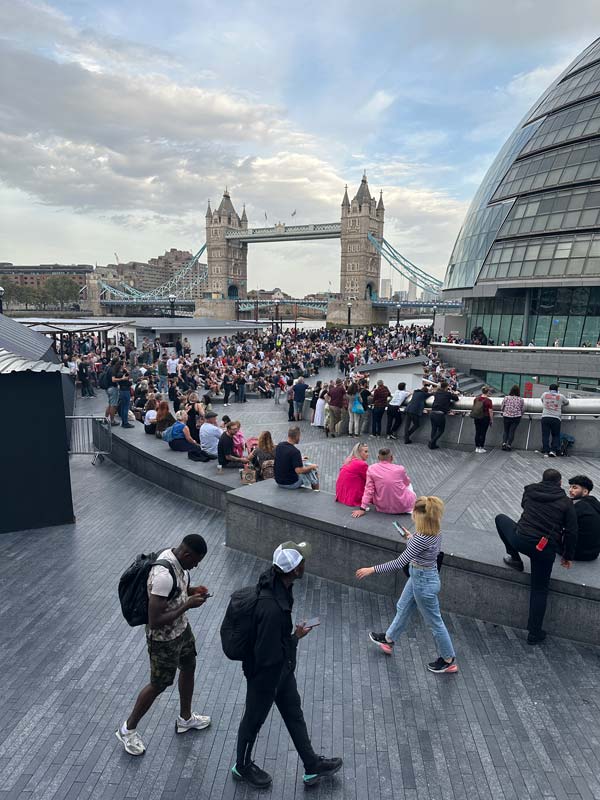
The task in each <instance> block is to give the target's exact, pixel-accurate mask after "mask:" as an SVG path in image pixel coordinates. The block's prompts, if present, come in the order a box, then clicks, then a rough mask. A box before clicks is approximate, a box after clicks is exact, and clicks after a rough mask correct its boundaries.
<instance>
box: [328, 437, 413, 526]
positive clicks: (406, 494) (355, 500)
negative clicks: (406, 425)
mask: <svg viewBox="0 0 600 800" xmlns="http://www.w3.org/2000/svg"><path fill="white" fill-rule="evenodd" d="M368 458H369V446H368V445H367V444H365V443H364V442H359V443H358V444H357V445H355V446H354V448H353V449H352V452H351V453H350V455H349V456H348V458H347V459H346V460H345V462H344V464H343V465H342V468H341V470H340V474H339V475H338V479H337V481H336V484H335V499H336V501H337V502H338V503H343V504H344V505H346V506H359V509H357V510H356V511H353V512H352V516H353V517H362V516H363V514H365V512H366V511H367V510H368V507H369V505H370V504H371V503H372V504H373V505H374V506H375V509H376V510H377V511H379V513H381V514H410V513H412V510H413V508H414V506H415V502H416V499H417V496H416V494H415V493H414V491H413V488H412V484H411V482H410V478H409V477H408V475H407V474H406V470H405V469H404V467H403V466H401V465H400V464H394V463H393V458H394V457H393V455H392V453H391V452H390V450H389V449H388V448H387V447H384V448H382V449H381V450H380V451H379V453H378V454H377V459H378V460H377V463H376V464H371V466H369V465H368Z"/></svg>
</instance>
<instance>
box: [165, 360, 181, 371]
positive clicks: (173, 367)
mask: <svg viewBox="0 0 600 800" xmlns="http://www.w3.org/2000/svg"><path fill="white" fill-rule="evenodd" d="M178 366H179V359H178V358H169V359H167V372H168V373H169V375H174V374H175V373H176V372H177V367H178Z"/></svg>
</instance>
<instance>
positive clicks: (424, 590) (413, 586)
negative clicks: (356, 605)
mask: <svg viewBox="0 0 600 800" xmlns="http://www.w3.org/2000/svg"><path fill="white" fill-rule="evenodd" d="M409 571H410V578H409V579H408V580H407V581H406V585H405V587H404V590H403V592H402V594H401V595H400V599H399V600H398V603H397V605H396V616H395V617H394V619H393V621H392V624H391V625H390V627H389V628H388V629H387V631H386V636H387V637H388V639H390V640H391V641H392V642H395V641H397V639H398V637H399V636H400V634H401V633H402V632H403V631H404V630H405V628H406V626H407V624H408V621H409V619H410V617H411V615H412V612H413V610H414V609H415V607H416V608H418V609H419V613H420V614H421V616H422V617H423V619H424V620H425V622H426V623H427V625H428V626H429V630H430V631H431V633H432V634H433V638H434V639H435V643H436V646H437V649H438V653H439V655H440V656H441V657H442V658H454V655H455V653H454V648H453V647H452V640H451V639H450V634H449V633H448V630H447V628H446V625H445V624H444V620H443V619H442V615H441V614H440V603H439V600H438V594H439V591H440V574H439V572H438V570H437V567H432V568H431V569H419V568H418V567H415V566H413V565H412V564H411V565H410V567H409Z"/></svg>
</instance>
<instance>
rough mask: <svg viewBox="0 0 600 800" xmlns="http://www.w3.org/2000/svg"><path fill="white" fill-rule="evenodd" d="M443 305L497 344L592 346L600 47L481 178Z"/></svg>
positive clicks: (597, 331)
mask: <svg viewBox="0 0 600 800" xmlns="http://www.w3.org/2000/svg"><path fill="white" fill-rule="evenodd" d="M444 296H445V297H447V298H448V299H452V298H455V297H459V298H464V301H465V312H466V315H467V336H468V335H469V333H470V331H472V330H473V329H474V328H475V327H482V328H483V331H484V333H485V335H486V336H487V337H488V339H491V340H492V341H494V342H495V343H496V344H502V343H503V342H504V343H506V344H508V343H509V342H510V341H511V340H513V341H519V340H521V341H523V343H524V344H528V343H529V342H534V343H535V344H536V345H538V346H544V345H552V344H554V342H555V341H556V340H558V341H559V343H560V344H561V345H564V346H572V347H577V346H580V345H584V344H590V345H595V344H596V342H597V341H598V339H599V338H600V39H597V40H596V41H595V42H593V43H592V44H591V45H590V46H589V47H587V48H586V49H585V50H584V51H583V53H581V54H580V55H579V56H578V57H577V58H576V59H575V61H573V63H572V64H571V65H570V66H569V67H568V68H567V69H566V70H565V72H564V73H563V74H562V75H561V76H560V77H559V78H557V80H556V81H555V82H554V83H553V84H552V85H551V86H550V87H549V89H547V91H546V92H545V93H544V94H543V95H542V97H541V98H540V99H539V100H538V101H537V103H535V105H534V106H533V108H532V109H531V110H530V111H529V113H528V114H527V115H526V116H525V118H524V119H523V120H522V121H521V122H520V124H519V125H518V127H517V129H516V130H515V131H514V133H513V134H512V135H511V136H510V138H509V139H508V141H507V142H506V143H505V145H504V147H503V148H502V150H501V151H500V153H499V154H498V156H497V157H496V159H495V161H494V162H493V164H492V166H491V167H490V169H489V170H488V172H487V174H486V176H485V178H484V180H483V183H482V184H481V186H480V187H479V190H478V191H477V194H476V195H475V197H474V198H473V202H472V203H471V206H470V208H469V210H468V212H467V216H466V219H465V221H464V223H463V226H462V229H461V231H460V233H459V235H458V239H457V241H456V244H455V246H454V250H453V251H452V255H451V257H450V262H449V264H448V269H447V271H446V278H445V282H444Z"/></svg>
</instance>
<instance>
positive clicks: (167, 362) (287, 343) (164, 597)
mask: <svg viewBox="0 0 600 800" xmlns="http://www.w3.org/2000/svg"><path fill="white" fill-rule="evenodd" d="M130 344H131V343H121V346H120V347H116V348H113V350H112V351H111V352H109V353H95V352H93V351H92V352H89V353H81V354H80V355H78V356H77V357H76V358H75V363H76V371H77V376H78V378H79V381H80V383H81V391H82V396H83V397H87V396H91V394H93V393H94V387H95V386H97V387H98V388H103V389H105V391H106V393H107V404H108V405H107V409H106V415H107V418H108V419H109V420H110V421H111V423H112V424H114V425H117V424H119V422H118V421H117V416H119V417H120V419H121V425H122V426H123V427H124V428H126V429H127V428H129V427H131V426H132V419H138V420H139V422H141V423H143V425H144V430H145V432H146V433H147V434H149V435H154V436H157V437H159V438H161V439H162V440H163V441H165V442H166V443H167V444H168V446H169V448H170V449H171V450H173V451H176V452H185V453H187V455H188V457H189V458H190V459H192V460H196V461H207V462H208V461H213V462H216V464H217V469H218V470H238V471H239V472H240V476H241V479H242V480H244V481H245V482H254V481H261V480H271V479H272V480H273V481H274V484H275V485H276V486H277V487H278V489H279V488H281V489H284V490H286V491H290V490H298V491H299V492H302V491H303V490H305V491H308V492H313V491H314V492H319V491H320V485H321V478H320V475H319V465H318V464H316V463H313V462H312V461H311V460H310V459H308V458H306V457H304V456H303V455H302V452H301V450H300V447H299V444H300V440H301V436H302V430H303V427H302V423H303V422H306V423H307V424H310V425H312V426H313V427H314V428H317V429H323V432H324V435H325V436H326V437H332V438H336V437H341V436H346V435H347V436H348V437H349V438H350V439H354V440H357V441H354V442H352V447H351V450H350V452H349V454H348V456H347V457H346V458H345V459H344V462H343V463H342V464H341V465H340V469H339V474H338V475H337V479H336V482H335V502H337V503H339V504H340V506H341V507H346V508H347V509H348V510H347V513H348V515H349V516H351V517H352V518H354V519H357V520H358V519H360V518H361V517H363V516H364V515H366V514H368V513H369V512H370V511H371V512H372V511H374V512H377V513H379V514H386V515H389V516H390V518H391V517H395V516H398V515H403V514H404V515H406V514H411V515H412V520H413V522H414V532H412V533H411V532H410V531H409V530H408V529H407V528H405V527H403V526H402V525H399V524H398V522H397V521H394V522H393V524H394V527H395V528H396V530H397V531H398V533H399V534H400V536H402V537H403V538H404V540H405V543H406V547H405V549H404V550H403V552H402V553H401V555H400V556H399V557H398V558H396V559H393V560H392V561H389V562H387V563H384V564H375V565H372V566H364V567H358V568H357V569H356V572H355V574H356V577H357V579H359V580H363V579H365V578H368V577H370V576H377V575H381V574H384V573H388V572H395V571H399V570H402V571H404V572H405V574H406V576H407V581H406V583H405V585H404V589H403V591H402V594H401V596H400V598H399V599H398V602H397V606H396V613H395V616H394V618H393V620H392V621H391V623H390V625H389V627H388V628H387V629H386V630H385V631H371V632H369V634H368V636H369V640H370V642H372V643H373V644H374V645H375V646H376V647H378V648H379V649H380V651H381V652H382V653H383V654H385V655H387V656H391V655H392V654H393V652H394V646H395V645H396V644H397V642H398V640H399V638H400V637H401V635H402V633H403V632H404V630H405V629H406V626H407V623H408V620H409V618H410V616H411V614H412V612H413V610H414V609H417V610H418V611H419V613H420V615H421V617H422V618H423V620H424V622H425V623H426V624H427V626H428V628H429V629H430V631H431V633H432V635H433V638H434V641H435V644H436V649H437V656H436V658H434V660H433V661H431V662H429V663H428V664H427V669H428V670H430V671H431V672H434V673H438V674H441V673H447V674H452V673H456V672H457V671H458V669H459V666H458V664H457V656H456V652H455V649H454V645H453V642H452V638H451V636H450V633H449V631H448V629H447V627H446V625H445V623H444V620H443V617H442V615H441V612H440V607H439V600H438V595H439V591H440V586H441V584H440V570H441V568H442V563H443V549H442V527H443V514H444V504H443V501H442V500H441V499H440V498H438V497H435V496H429V495H422V494H420V493H419V492H418V491H416V490H415V487H414V486H413V482H412V479H411V477H410V476H409V474H408V472H407V469H406V468H405V467H404V466H403V465H402V464H398V463H395V460H394V453H393V452H392V450H391V449H390V447H389V446H387V447H386V446H385V444H384V443H383V442H381V439H383V438H384V437H386V438H387V439H388V440H397V439H400V438H401V439H402V440H403V441H404V443H405V444H407V445H409V444H411V443H412V438H411V437H412V436H413V435H414V434H415V432H416V431H417V430H418V429H419V428H420V427H421V426H422V425H423V422H424V420H425V418H426V415H427V417H428V419H429V426H430V435H429V441H428V447H429V448H430V449H431V450H435V449H438V448H439V444H438V442H439V440H440V438H441V437H442V435H443V433H444V430H445V427H446V420H447V417H448V415H450V414H452V413H453V409H454V407H455V405H456V403H457V401H458V399H459V397H460V393H459V391H458V381H457V375H456V371H455V370H454V369H452V368H451V367H448V366H447V365H444V364H442V363H441V361H440V360H439V359H438V358H437V355H436V353H435V350H434V349H433V348H432V345H431V341H430V331H429V330H428V329H419V328H416V327H414V326H413V327H411V328H401V329H399V330H394V329H384V330H378V329H373V330H370V331H366V332H364V333H363V334H360V335H358V336H356V335H352V334H350V333H348V332H345V331H337V332H335V331H325V330H322V331H313V332H311V333H307V334H303V335H300V336H291V335H287V336H284V335H282V334H278V333H277V334H274V333H270V334H269V333H268V334H262V333H255V334H253V335H244V336H235V337H232V338H221V339H218V340H209V341H208V342H207V345H206V352H205V353H204V354H203V355H202V356H194V355H193V354H192V352H191V348H190V347H189V343H187V344H186V342H185V340H184V341H183V342H181V343H179V344H180V346H178V347H176V348H175V349H174V350H171V351H166V350H165V349H164V348H163V347H161V345H160V343H159V342H157V341H155V342H149V341H145V342H144V343H143V344H142V346H141V347H140V349H139V350H136V349H135V348H132V347H130V346H129V345H130ZM410 356H416V357H418V358H420V359H421V360H422V363H423V380H422V384H421V386H419V387H418V388H416V389H414V390H412V391H411V390H409V389H407V387H406V385H405V383H403V382H400V383H399V384H398V385H397V387H396V388H394V389H390V388H389V387H388V386H386V384H385V382H384V381H383V380H382V379H378V380H376V381H375V382H374V383H373V382H372V381H370V379H369V376H368V374H367V373H365V371H361V367H363V366H364V365H368V364H372V363H376V362H378V361H379V362H380V361H386V360H391V359H402V358H407V357H410ZM82 365H83V366H82ZM98 365H99V366H98ZM323 367H329V368H332V367H333V368H337V370H338V371H339V376H338V377H336V378H334V379H333V380H330V381H323V380H320V379H319V378H318V375H319V373H320V370H321V369H322V368H323ZM308 381H310V382H311V384H314V385H309V383H308ZM84 389H85V391H84ZM249 392H251V393H254V394H255V395H257V396H258V397H262V398H265V399H269V400H271V401H272V402H273V403H274V404H275V405H277V406H279V405H282V401H281V397H282V395H285V400H286V401H287V409H285V410H287V414H288V420H289V423H290V426H289V429H288V432H287V437H286V438H285V440H284V441H280V442H279V443H277V444H276V443H275V442H274V441H273V436H272V434H271V432H270V431H268V430H262V431H260V432H259V433H258V435H257V436H247V435H246V434H245V433H244V432H243V431H242V425H241V423H240V421H239V420H236V419H231V418H230V417H229V416H228V414H223V415H222V416H221V419H220V420H219V415H218V414H217V412H216V411H215V410H214V407H213V404H214V401H215V397H217V396H222V399H223V408H224V409H229V408H230V407H232V406H235V404H236V403H237V404H243V403H245V402H247V394H248V393H249ZM490 395H491V391H490V389H489V388H488V387H485V386H484V387H483V388H482V389H481V391H480V392H479V393H478V394H477V396H476V397H474V398H472V408H471V411H470V416H471V418H472V419H473V422H474V436H475V452H476V453H485V440H486V435H487V432H488V430H489V428H490V426H491V425H492V424H494V409H493V403H492V399H491V397H490ZM430 398H431V403H429V402H428V401H429V400H430ZM232 399H233V403H232V402H231V401H232ZM307 400H309V402H308V403H307ZM567 404H568V400H567V398H566V397H564V396H563V395H561V393H560V391H559V389H558V386H557V385H555V384H553V385H551V386H550V387H549V390H548V391H547V392H546V393H545V394H544V395H543V396H542V406H543V412H542V420H541V428H542V439H543V444H542V451H543V452H544V455H546V456H548V457H549V458H550V457H552V456H555V455H557V454H558V453H559V451H560V420H561V414H562V410H563V408H564V407H565V406H566V405H567ZM130 407H131V414H130ZM524 408H525V405H524V400H523V398H521V396H520V392H519V387H518V386H514V387H513V388H512V389H511V391H510V392H509V394H508V395H507V396H506V397H504V398H503V399H502V403H501V408H500V413H501V416H502V422H503V436H502V440H503V441H502V449H503V450H510V449H511V448H512V446H513V442H514V438H515V433H516V431H517V429H518V426H519V423H520V421H521V418H522V417H523V414H524ZM307 410H308V414H309V416H310V418H309V419H305V413H306V411H307ZM384 420H385V424H384ZM367 439H379V440H380V441H379V442H377V452H376V454H375V453H373V452H372V451H371V449H370V446H369V441H367ZM380 445H381V446H380ZM371 457H374V458H376V460H374V462H373V463H369V460H370V458H371ZM561 484H562V476H561V474H560V472H558V471H557V470H555V469H546V470H545V471H544V473H543V476H542V480H541V481H540V482H538V483H534V484H531V485H529V486H526V487H525V490H524V494H523V499H522V504H521V505H522V508H523V512H522V514H521V516H520V518H519V519H518V520H516V521H515V520H513V519H511V518H510V517H508V516H506V515H502V514H501V515H498V516H497V517H496V528H497V531H498V535H499V537H500V539H501V542H502V544H503V546H504V548H505V550H506V557H505V558H504V563H505V564H506V565H507V566H508V567H509V568H511V569H515V570H518V571H522V570H523V568H524V565H523V560H522V556H523V555H525V556H527V557H528V558H529V559H530V562H531V584H530V607H529V619H528V623H527V628H528V637H527V641H528V643H529V644H532V645H535V644H539V643H541V642H542V641H543V640H544V638H545V635H546V634H545V632H544V629H543V620H544V615H545V610H546V603H547V595H548V586H549V581H550V577H551V574H552V569H553V565H554V563H555V560H556V557H557V556H560V560H561V564H562V565H563V567H565V568H570V567H571V566H572V562H573V561H576V560H582V561H589V560H594V559H596V558H598V556H599V554H600V502H598V500H597V499H596V497H595V496H594V495H593V494H592V491H593V488H594V487H593V482H592V480H591V479H590V478H589V477H588V476H586V475H576V476H573V477H572V478H570V479H569V492H568V494H567V493H566V492H565V491H564V489H563V488H562V485H561ZM417 488H419V487H417ZM323 502H327V500H324V501H323ZM206 552H207V548H206V543H205V542H204V540H203V539H202V537H199V536H196V535H193V536H191V537H186V538H185V539H184V540H183V542H182V543H181V544H180V545H179V546H177V547H174V548H173V549H172V550H166V551H163V552H162V553H161V554H160V559H161V560H166V561H167V562H169V565H170V566H169V565H168V566H167V567H165V566H164V565H155V566H153V567H152V569H151V571H150V573H149V576H148V584H147V587H148V597H149V606H148V625H147V629H146V635H147V639H148V650H149V654H150V674H151V676H150V682H149V684H148V685H147V686H146V687H144V688H143V689H142V691H141V692H140V694H139V696H138V698H137V700H136V701H135V704H134V707H133V709H132V711H131V713H130V715H129V717H128V718H127V719H126V720H124V721H123V723H122V724H121V725H120V726H119V728H118V729H117V731H116V735H117V738H118V739H119V740H120V741H121V743H122V744H123V746H124V748H125V750H126V752H128V753H130V754H132V755H141V754H142V753H143V752H144V751H145V745H144V743H143V740H142V738H141V736H140V734H139V733H138V730H137V726H138V723H139V722H140V720H141V719H142V717H143V716H144V714H145V713H146V712H147V711H148V710H149V709H150V707H151V705H152V703H153V702H154V701H155V700H156V699H157V698H158V696H159V695H160V694H161V693H162V692H163V691H164V690H165V689H166V688H167V687H168V686H170V685H171V684H172V683H173V682H174V679H175V676H176V674H177V671H178V670H179V694H180V714H179V716H178V717H177V719H176V722H175V725H176V730H177V733H180V734H181V733H185V732H187V731H189V730H193V729H205V728H208V727H209V726H210V724H211V720H210V717H209V716H207V715H201V714H197V713H195V712H194V711H193V710H192V696H193V687H194V671H195V666H196V658H195V656H196V650H195V644H194V637H193V633H192V630H191V627H190V625H189V622H188V621H187V617H186V614H187V612H188V611H189V610H191V609H194V608H197V607H200V606H201V605H203V604H204V603H205V602H206V601H207V600H208V598H209V597H210V596H211V595H210V591H209V590H208V589H207V587H205V586H196V587H191V586H190V585H189V584H190V581H189V572H188V571H189V570H190V569H192V568H193V567H195V566H196V565H198V564H199V563H200V562H201V561H202V559H203V558H204V557H205V556H206ZM309 556H310V546H309V545H307V544H306V543H295V542H285V543H283V544H281V545H280V546H279V547H278V548H277V549H276V550H275V552H274V554H273V560H272V565H271V566H270V568H269V569H267V570H266V571H265V572H263V573H262V574H261V575H260V577H259V579H258V582H257V584H256V588H255V593H254V598H255V599H254V602H255V606H253V609H254V611H253V614H254V616H253V620H254V622H253V625H254V627H253V638H252V641H251V642H250V643H249V644H248V645H247V649H246V651H245V652H244V655H243V657H242V658H241V659H240V660H241V661H242V668H243V673H244V676H245V679H246V683H247V690H246V705H245V710H244V713H243V717H242V719H241V722H240V727H239V732H238V740H237V751H236V761H235V763H234V765H233V768H232V775H233V778H234V779H236V780H238V781H244V782H246V783H248V784H250V785H251V786H253V787H256V788H264V787H267V786H269V785H270V783H271V782H272V778H271V776H270V775H269V774H268V773H267V772H266V771H265V770H264V769H262V768H261V767H259V766H258V765H257V764H255V763H254V761H253V759H252V752H253V748H254V746H255V743H256V739H257V737H258V735H259V732H260V729H261V727H262V725H263V723H264V721H265V719H266V717H267V715H268V713H269V711H270V709H271V707H272V705H273V704H274V703H275V704H276V705H277V707H278V710H279V711H280V713H281V715H282V717H283V719H284V721H285V723H286V726H287V728H288V730H289V732H290V735H291V737H292V739H293V742H294V744H295V746H296V749H297V750H298V753H299V755H300V757H301V759H302V761H303V764H304V774H303V782H304V784H305V785H307V786H310V785H312V784H314V783H317V782H318V781H319V780H321V778H323V777H327V776H331V775H333V774H335V773H336V772H337V771H338V770H339V769H341V767H342V760H341V758H337V757H334V758H325V757H323V756H319V755H317V753H316V752H315V750H314V749H313V747H312V744H311V740H310V736H309V733H308V729H307V726H306V722H305V720H304V715H303V711H302V704H301V698H300V695H299V693H298V689H297V685H296V680H295V674H294V671H295V664H296V648H297V646H298V642H299V641H300V640H301V639H302V638H304V637H305V636H306V635H308V634H309V633H310V631H311V630H312V629H313V628H314V627H315V626H316V625H318V620H317V621H314V620H311V621H310V623H309V622H302V623H300V624H296V625H294V624H293V623H292V605H293V595H292V589H293V584H294V582H295V581H296V580H299V579H301V578H302V576H303V574H304V568H305V563H306V558H308V557H309ZM173 574H174V575H175V577H173ZM174 588H176V589H177V591H176V592H175V594H173V593H172V592H173V589H174ZM232 603H233V599H232ZM228 613H229V612H228Z"/></svg>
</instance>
